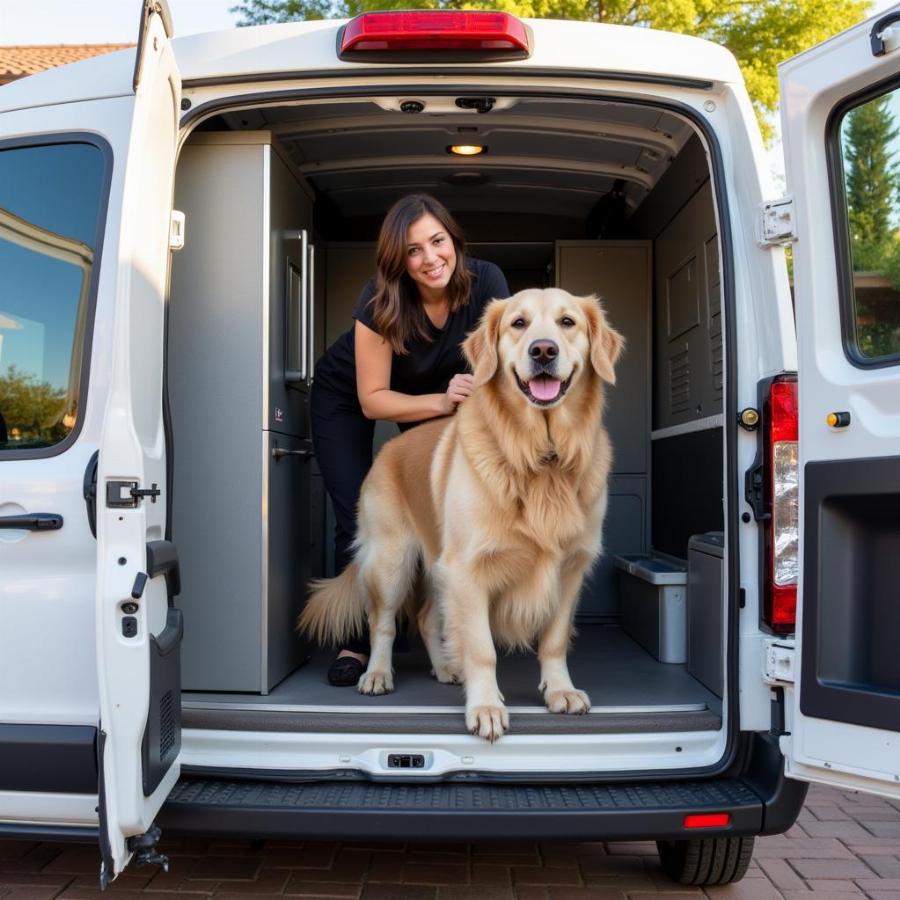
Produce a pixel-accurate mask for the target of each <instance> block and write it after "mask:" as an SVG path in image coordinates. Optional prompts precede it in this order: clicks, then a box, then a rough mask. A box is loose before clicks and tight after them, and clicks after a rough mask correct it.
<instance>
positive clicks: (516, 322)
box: [510, 316, 528, 329]
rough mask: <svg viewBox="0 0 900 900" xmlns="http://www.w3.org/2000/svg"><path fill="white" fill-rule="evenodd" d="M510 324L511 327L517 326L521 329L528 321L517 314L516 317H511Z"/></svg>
mask: <svg viewBox="0 0 900 900" xmlns="http://www.w3.org/2000/svg"><path fill="white" fill-rule="evenodd" d="M510 324H511V325H512V327H513V328H519V329H522V328H524V327H525V326H526V325H527V324H528V323H527V322H526V321H525V320H524V319H523V318H522V317H521V316H519V318H518V319H513V320H512V322H511V323H510Z"/></svg>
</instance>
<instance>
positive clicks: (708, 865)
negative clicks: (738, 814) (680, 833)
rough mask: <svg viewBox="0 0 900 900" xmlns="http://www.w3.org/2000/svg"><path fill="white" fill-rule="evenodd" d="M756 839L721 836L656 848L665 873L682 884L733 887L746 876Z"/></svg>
mask: <svg viewBox="0 0 900 900" xmlns="http://www.w3.org/2000/svg"><path fill="white" fill-rule="evenodd" d="M753 840H754V839H753V838H752V837H727V838H726V837H722V838H691V839H690V840H687V841H657V842H656V849H657V850H658V851H659V861H660V862H661V863H662V867H663V871H664V872H665V873H666V875H668V876H669V878H671V879H673V880H674V881H677V882H678V883H679V884H696V885H704V884H705V885H711V884H731V883H732V882H735V881H740V880H741V879H742V878H743V877H744V875H746V873H747V867H748V866H749V865H750V857H751V856H753Z"/></svg>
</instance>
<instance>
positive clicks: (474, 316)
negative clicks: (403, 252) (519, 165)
mask: <svg viewBox="0 0 900 900" xmlns="http://www.w3.org/2000/svg"><path fill="white" fill-rule="evenodd" d="M467 262H468V266H469V271H470V272H471V273H472V293H471V295H470V297H469V302H468V303H467V304H466V305H465V306H463V307H461V308H460V309H458V310H456V312H453V313H450V315H449V316H448V317H447V321H446V322H445V323H444V326H443V328H437V327H436V326H435V325H433V324H432V323H431V322H430V321H429V322H428V329H429V331H430V333H431V338H432V340H431V341H423V340H421V339H416V340H413V341H411V342H410V343H409V345H408V347H407V350H408V352H407V353H406V354H403V355H399V354H397V353H394V354H393V355H392V357H391V390H393V391H399V392H400V393H402V394H441V393H443V392H444V391H446V390H447V385H448V384H449V383H450V379H451V378H452V377H453V376H454V375H456V374H459V373H460V372H465V371H467V365H466V360H465V357H464V356H463V354H462V350H461V349H460V345H461V344H462V342H463V341H464V340H465V338H466V335H467V334H468V333H469V332H470V331H472V330H473V329H474V328H475V327H476V326H477V325H478V320H479V319H480V318H481V314H482V312H483V311H484V307H485V306H486V305H487V304H488V303H489V302H490V301H491V300H493V299H496V298H503V297H508V296H509V287H508V286H507V284H506V278H505V277H504V275H503V272H501V271H500V269H499V267H498V266H496V265H494V263H490V262H485V261H483V260H480V259H469V260H467ZM374 294H375V280H374V279H371V280H370V281H369V282H368V283H367V284H366V286H365V287H364V288H363V291H362V293H361V294H360V297H359V300H358V301H357V303H356V307H355V308H354V310H353V318H354V319H356V320H358V321H360V322H362V324H363V325H365V326H366V327H368V328H371V329H372V330H373V331H377V329H376V327H375V324H374V322H373V321H372V307H371V305H370V303H369V301H370V300H371V299H372V297H373V296H374ZM353 331H354V329H353V328H351V329H350V330H349V331H346V332H345V333H344V334H342V335H341V336H340V337H339V338H338V339H337V340H336V341H335V342H334V343H333V344H332V345H331V346H330V347H329V348H328V349H327V350H326V351H325V353H324V355H323V356H322V358H321V359H320V360H319V361H318V362H317V363H316V369H315V379H314V380H315V384H316V385H317V386H318V387H321V388H325V389H327V390H330V391H332V392H334V393H337V394H340V395H342V396H344V397H345V398H346V399H348V400H354V401H355V400H356V398H357V394H356V350H355V344H354V339H353Z"/></svg>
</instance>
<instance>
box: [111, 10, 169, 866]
mask: <svg viewBox="0 0 900 900" xmlns="http://www.w3.org/2000/svg"><path fill="white" fill-rule="evenodd" d="M135 11H137V8H136V10H135ZM171 36H172V28H171V20H170V17H169V13H168V10H167V9H166V6H165V3H164V2H162V0H144V4H143V12H142V18H141V25H140V35H139V39H138V47H137V54H136V64H135V71H134V96H133V98H132V102H133V104H134V107H133V110H132V115H131V122H130V130H129V131H128V134H127V139H126V140H123V141H122V145H121V147H117V148H115V149H116V151H117V155H118V158H117V159H116V167H117V168H119V167H124V178H123V180H122V181H121V182H119V183H120V184H121V193H120V195H119V197H118V198H113V201H112V202H111V210H112V209H114V208H115V205H116V203H115V200H116V199H118V201H119V203H120V204H121V208H120V213H119V218H118V225H119V233H118V235H117V237H118V243H117V252H118V256H117V259H116V262H115V264H116V279H115V280H116V287H115V290H116V302H115V315H114V318H113V321H112V330H113V341H112V348H113V350H112V360H111V364H112V368H111V382H110V390H109V399H108V402H107V407H106V413H105V416H104V424H103V430H102V436H101V440H100V448H99V450H100V455H99V467H98V474H97V545H98V560H97V565H98V569H97V615H96V627H97V671H98V677H99V685H100V732H101V733H100V755H101V767H100V840H101V849H102V851H103V870H102V875H101V882H106V881H108V880H110V879H112V878H115V876H116V875H117V874H118V873H119V872H120V871H121V870H122V869H123V868H124V867H125V866H126V865H127V864H128V861H129V860H130V858H131V857H132V855H133V854H136V855H138V856H139V857H142V858H143V859H145V860H151V861H159V859H158V858H157V857H155V856H154V845H155V837H156V830H155V829H154V828H153V819H154V817H155V816H156V814H157V812H158V811H159V808H160V806H161V805H162V803H163V801H164V800H165V798H166V797H167V796H168V794H169V792H170V790H171V789H172V786H173V785H174V783H175V781H176V780H177V778H178V775H179V764H178V758H179V750H180V746H181V697H180V691H181V688H180V664H179V651H180V642H181V612H180V610H178V609H177V608H175V606H174V603H173V597H174V596H175V595H176V594H177V593H178V591H179V585H178V565H177V556H176V554H175V549H174V547H173V546H172V545H171V544H170V543H169V542H168V541H167V540H166V539H165V536H166V506H167V496H166V494H167V491H166V442H165V434H164V430H163V399H162V398H163V356H164V354H163V334H164V312H165V295H166V281H167V272H168V264H169V250H170V223H171V219H172V196H173V182H174V171H175V152H176V140H177V133H178V117H179V110H180V103H181V81H180V78H179V75H178V70H177V67H176V65H175V60H174V57H173V54H172V49H171V46H170V38H171ZM120 102H125V101H124V99H123V100H122V101H120ZM110 216H111V217H112V213H111V214H110Z"/></svg>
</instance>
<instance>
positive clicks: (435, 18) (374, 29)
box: [340, 10, 529, 57]
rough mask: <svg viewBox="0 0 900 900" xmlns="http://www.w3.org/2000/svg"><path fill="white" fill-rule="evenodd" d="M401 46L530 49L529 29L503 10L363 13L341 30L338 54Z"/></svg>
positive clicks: (516, 52)
mask: <svg viewBox="0 0 900 900" xmlns="http://www.w3.org/2000/svg"><path fill="white" fill-rule="evenodd" d="M404 50H419V51H423V50H460V51H482V52H483V51H494V52H496V51H499V52H508V53H511V54H512V55H513V56H514V57H517V56H521V55H522V54H524V55H526V56H527V55H528V53H529V49H528V30H527V29H526V27H525V25H524V23H522V22H520V21H519V20H518V19H517V18H515V16H511V15H510V14H509V13H503V12H468V11H458V12H457V11H453V10H412V11H408V12H372V13H363V15H361V16H357V17H356V18H355V19H353V20H351V21H350V22H348V23H347V25H346V26H345V27H344V30H343V33H342V34H341V49H340V56H341V57H343V56H344V55H345V54H349V55H352V54H354V53H357V52H379V51H383V52H391V51H404Z"/></svg>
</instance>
